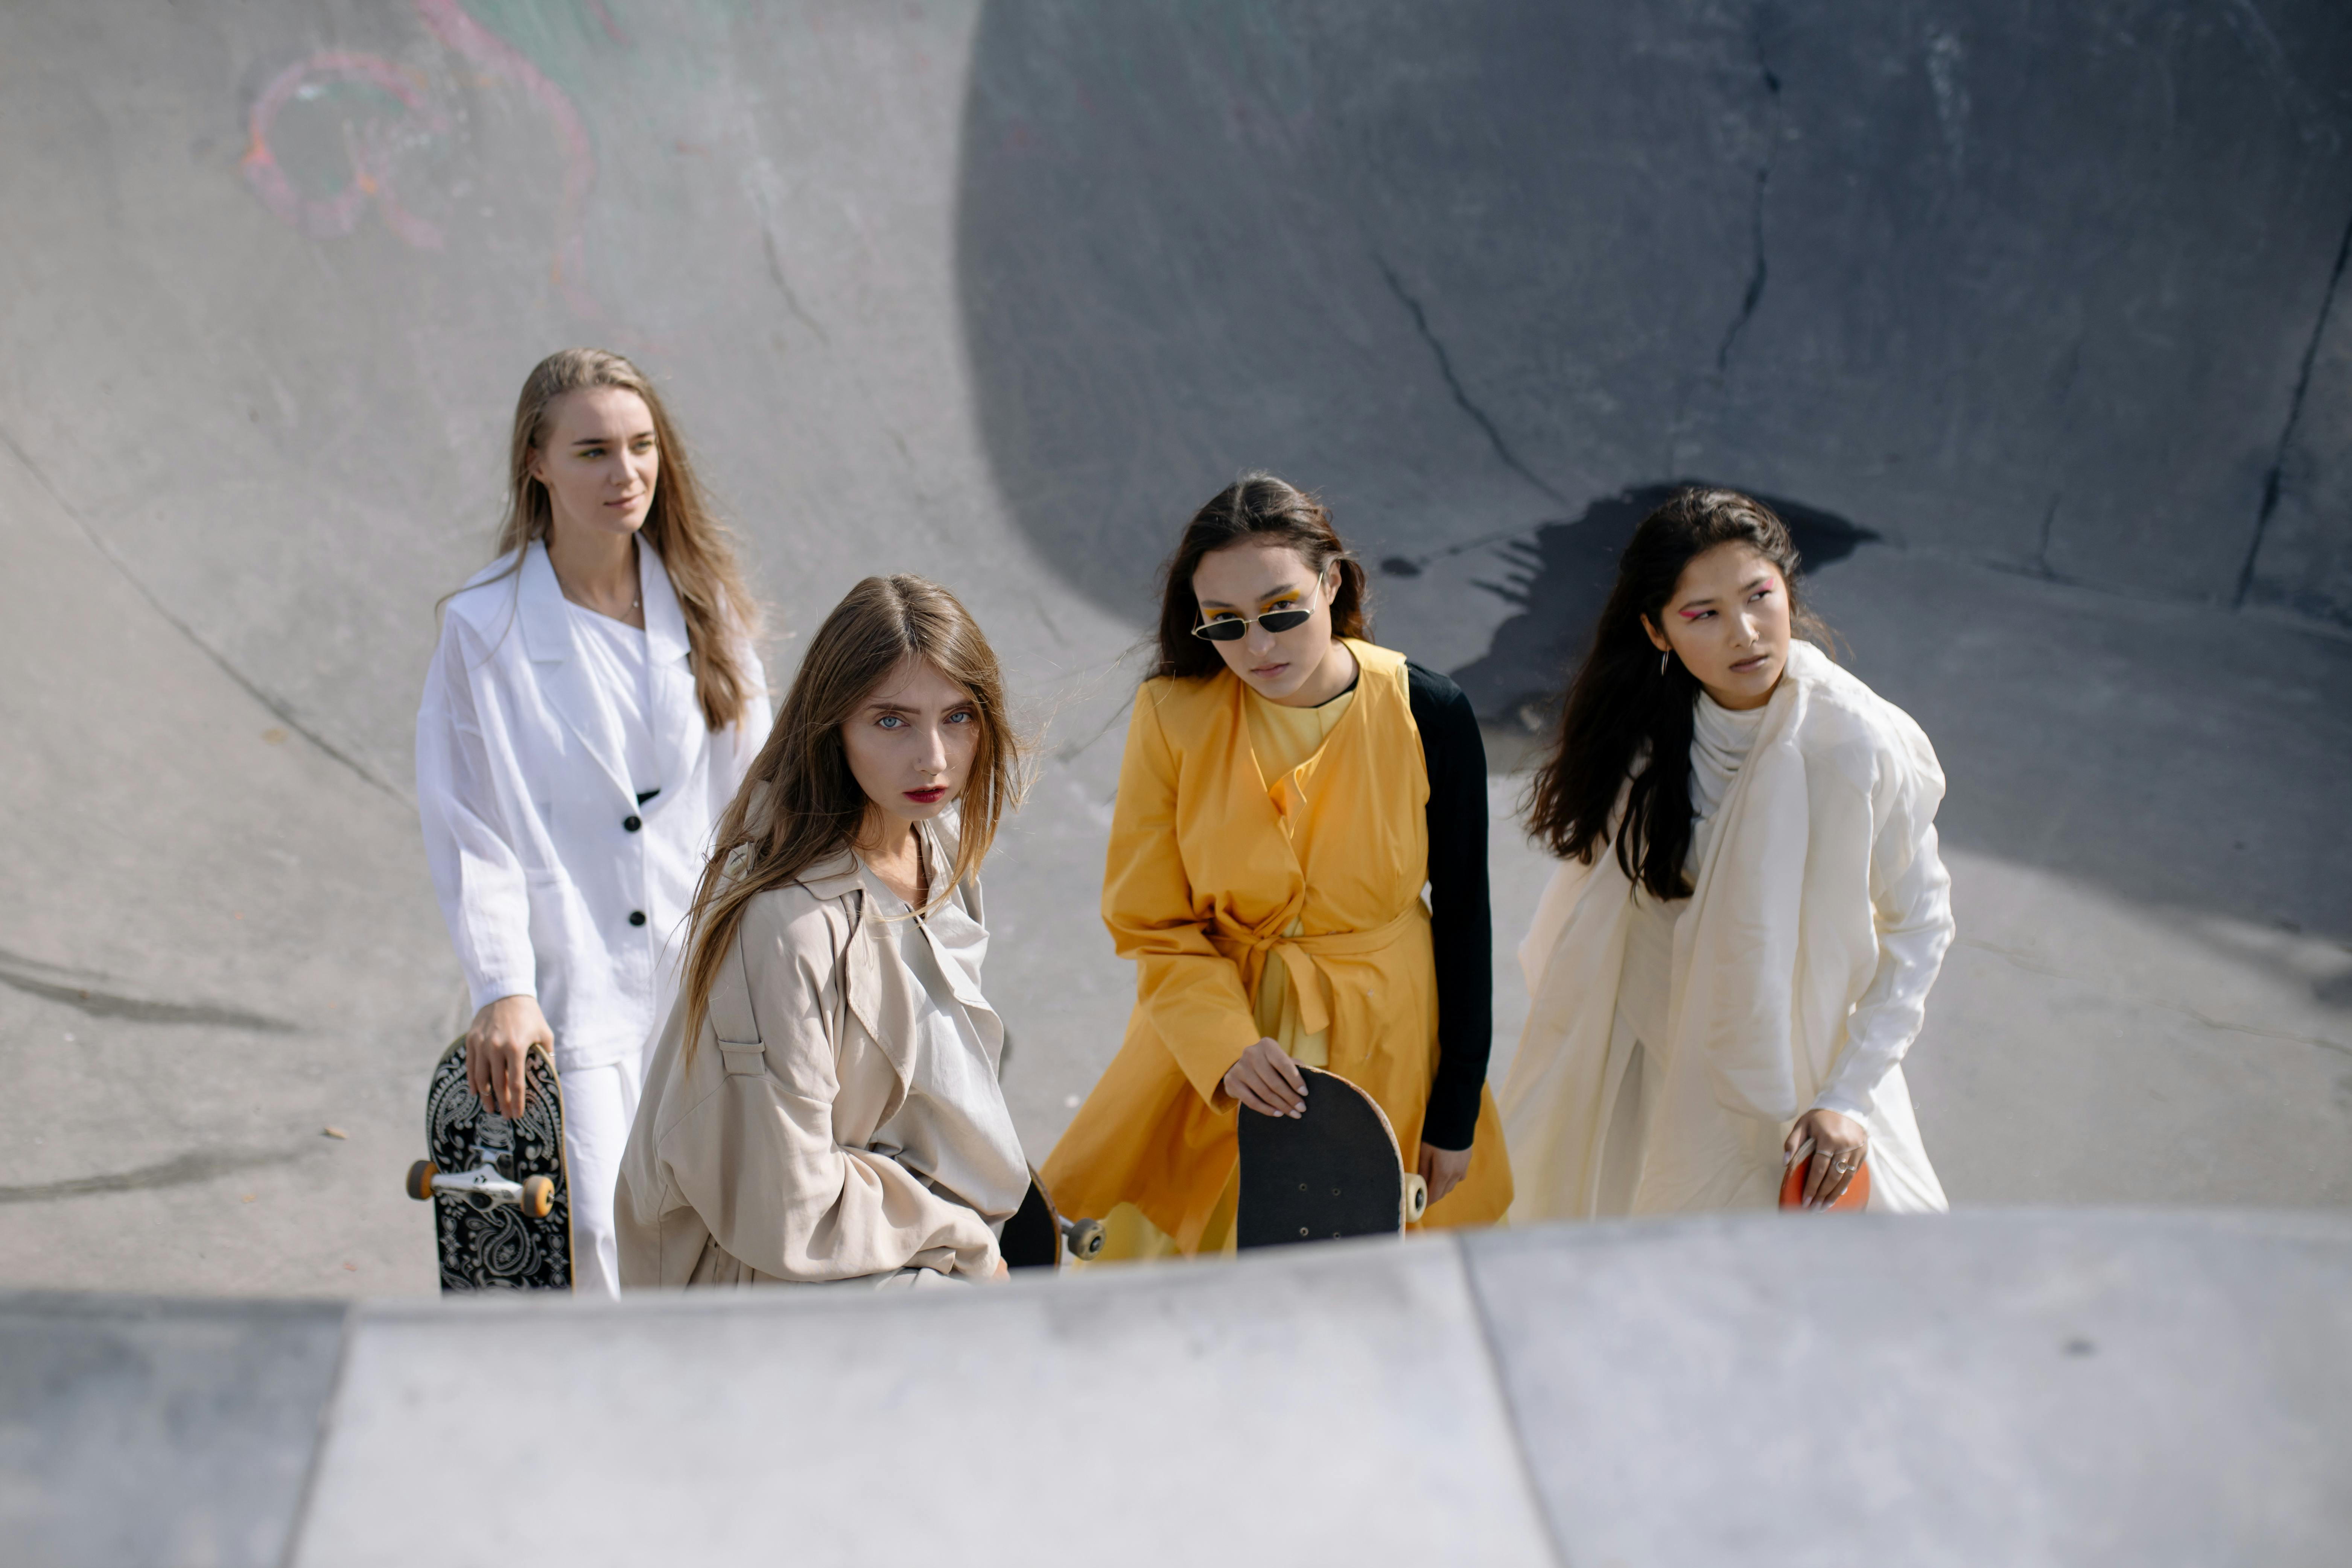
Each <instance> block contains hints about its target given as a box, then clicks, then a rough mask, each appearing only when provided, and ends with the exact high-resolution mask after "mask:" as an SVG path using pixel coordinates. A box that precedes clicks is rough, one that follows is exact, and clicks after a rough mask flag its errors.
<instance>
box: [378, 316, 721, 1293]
mask: <svg viewBox="0 0 2352 1568" xmlns="http://www.w3.org/2000/svg"><path fill="white" fill-rule="evenodd" d="M509 450H510V455H511V462H510V466H509V500H508V508H507V518H506V523H505V526H504V528H503V529H502V530H501V531H500V534H499V545H498V559H497V560H496V561H494V562H493V563H491V564H490V566H488V568H487V569H485V570H484V571H483V572H482V573H481V574H479V575H478V576H477V577H475V578H474V580H473V581H472V582H470V583H468V584H467V585H466V586H465V587H464V588H462V589H460V590H459V591H458V592H457V594H455V595H452V596H451V597H450V599H449V601H448V605H447V614H446V616H445V617H444V619H443V621H442V626H441V640H440V646H439V647H438V648H436V650H435V653H434V656H433V667H432V669H431V672H430V673H429V674H428V676H427V677H426V680H425V700H424V704H423V706H422V707H421V708H420V709H419V710H418V711H417V715H416V795H417V803H418V807H419V812H420V815H421V816H422V817H423V819H424V826H425V858H426V861H427V862H428V864H429V865H430V867H431V868H432V873H433V883H434V888H435V890H436V892H437V893H438V894H439V896H440V900H441V912H442V915H443V918H444V919H445V920H446V921H447V922H448V926H449V937H450V940H451V941H452V942H454V943H455V944H456V945H457V960H458V963H459V964H460V965H461V966H462V967H463V969H464V970H465V973H466V982H467V987H468V989H469V990H470V992H471V994H472V1002H473V1006H474V1008H475V1013H474V1018H473V1022H472V1024H471V1025H470V1026H468V1028H467V1031H466V1038H467V1047H468V1048H467V1078H468V1080H469V1081H470V1083H471V1084H472V1087H473V1089H474V1092H475V1093H477V1094H478V1095H480V1096H481V1097H482V1100H483V1101H484V1102H485V1103H486V1104H488V1105H489V1106H490V1107H491V1108H492V1109H493V1110H499V1111H500V1112H502V1113H504V1114H507V1115H513V1114H517V1113H519V1112H520V1110H522V1094H523V1081H524V1080H523V1062H524V1055H525V1053H526V1052H527V1051H528V1050H529V1049H530V1047H532V1046H534V1045H538V1046H544V1047H550V1048H551V1051H552V1052H553V1055H554V1059H555V1064H556V1068H557V1069H558V1071H559V1072H560V1074H561V1075H562V1083H563V1101H564V1106H563V1109H564V1144H565V1154H566V1157H567V1163H568V1165H569V1168H570V1177H571V1194H570V1197H571V1213H572V1278H573V1286H574V1289H582V1290H587V1291H592V1292H602V1293H604V1294H612V1293H614V1292H615V1291H616V1290H617V1289H618V1286H619V1271H618V1265H617V1262H616V1259H615V1253H614V1240H613V1218H612V1207H613V1183H614V1173H615V1172H616V1171H617V1170H618V1168H619V1164H620V1158H621V1150H622V1148H623V1146H624V1144H625V1142H626V1140H627V1138H628V1132H629V1123H630V1121H631V1119H632V1117H633V1116H634V1115H635V1111H636V1101H637V1093H638V1087H639V1083H640V1081H641V1079H642V1075H643V1072H644V1065H645V1052H646V1043H647V1041H648V1039H649V1038H650V1037H651V1035H652V1033H653V1031H654V1029H655V1027H656V1026H657V1025H658V1024H659V1023H660V1021H661V1019H662V1017H663V1016H664V1015H665V1014H666V1013H667V1009H668V1001H669V998H670V996H671V995H672V994H674V993H675V990H676V985H677V946H676V942H677V932H678V931H679V929H680V924H681V921H682V920H683V918H684V916H685V914H686V910H687V906H688V901H689V900H690V899H691V897H692V894H693V889H694V886H695V880H696V879H697V878H698V876H699V875H700V874H701V871H702V867H703V861H704V858H705V855H706V853H707V851H708V848H709V842H710V835H711V828H712V826H713V824H715V823H716V822H717V820H718V818H719V812H720V811H721V810H723V809H724V808H725V806H726V804H727V802H728V801H729V799H730V798H731V797H732V796H733V795H734V794H735V788H736V785H737V784H739V783H740V781H741V779H742V777H743V770H744V767H745V765H746V764H747V763H748V762H749V761H750V759H751V756H752V754H753V753H754V752H757V750H758V749H759V746H760V743H761V741H762V740H764V739H765V738H766V735H767V731H768V693H767V685H766V680H765V678H764V677H763V676H762V674H761V668H760V661H759V658H758V657H757V656H756V655H755V654H754V653H753V652H752V650H751V643H750V641H749V637H750V633H751V627H752V625H753V606H752V601H751V595H749V594H748V593H747V592H746V591H745V589H744V586H743V581H742V578H741V575H740V574H739V572H738V571H737V568H736V564H735V559H734V555H733V553H732V552H731V551H730V548H729V545H728V541H727V537H726V535H725V533H724V532H723V531H721V530H720V528H719V525H718V523H717V522H716V521H715V520H714V519H713V517H712V515H711V511H710V508H709V504H708V502H707V501H706V500H705V499H704V497H703V494H702V490H701V489H700V487H699V486H698V484H697V483H696V481H695V477H694V469H693V467H692V465H691V464H690V463H689V461H688V457H687V453H686V448H685V447H684V446H683V445H682V444H681V443H680V442H679V440H678V438H677V430H676V427H675V426H673V425H672V424H671V422H670V419H669V416H668V414H667V411H666V410H665V409H664V408H663V406H662V401H661V397H660V395H659V394H657V393H656V391H655V390H654V387H653V384H652V383H650V382H649V381H647V380H646V377H645V375H644V374H642V373H641V372H639V371H638V370H637V368H636V367H635V365H633V364H631V363H629V362H628V361H626V360H625V359H623V358H621V357H620V356H619V355H617V354H610V353H601V352H599V351H597V350H594V349H566V350H564V351H563V352H562V353H557V354H551V355H550V356H549V357H548V358H547V359H545V360H543V361H541V363H540V364H539V366H538V368H536V369H535V370H533V371H532V372H531V373H530V378H529V379H528V380H527V381H525V382H524V384H523V389H522V396H521V398H520V400H519V401H518V402H517V404H516V405H515V421H514V434H513V440H512V443H511V446H510V448H509Z"/></svg>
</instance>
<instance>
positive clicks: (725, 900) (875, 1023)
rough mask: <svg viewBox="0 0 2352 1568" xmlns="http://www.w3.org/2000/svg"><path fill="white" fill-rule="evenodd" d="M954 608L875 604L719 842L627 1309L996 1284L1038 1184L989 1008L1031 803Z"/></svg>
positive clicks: (640, 1181) (964, 617)
mask: <svg viewBox="0 0 2352 1568" xmlns="http://www.w3.org/2000/svg"><path fill="white" fill-rule="evenodd" d="M1018 767H1019V752H1018V745H1017V742H1016V741H1015V739H1014V737H1013V732H1012V729H1011V726H1010V725H1009V723H1008V722H1007V721H1006V719H1005V715H1004V700H1003V685H1002V681H1001V679H1000V678H999V676H998V673H997V667H996V660H995V657H994V655H993V654H992V653H991V652H990V650H989V647H988V644H987V641H986V639H985V638H983V637H982V635H981V632H980V628H979V627H978V626H976V625H975V624H974V623H973V622H972V620H971V616H969V615H968V614H967V613H966V612H965V610H964V608H963V606H962V605H960V604H958V603H957V602H956V599H955V597H954V595H950V593H948V592H947V590H945V589H943V588H940V587H939V586H937V585H936V584H930V583H927V582H924V581H923V580H922V579H920V578H918V577H908V576H897V577H888V578H882V577H869V578H867V579H866V581H865V582H863V583H861V584H858V585H857V586H856V588H855V589H853V590H852V591H851V593H850V595H849V596H848V597H847V598H845V600H843V601H842V603H841V605H839V607H837V608H836V609H835V611H834V613H833V614H832V616H830V617H828V618H827V620H826V621H825V623H824V626H823V627H822V628H821V629H820V630H819V631H818V633H817V635H816V637H815V638H814V640H813V641H812V642H811V644H810V646H809V650H808V654H807V657H806V658H805V659H803V663H802V666H801V670H800V674H799V676H798V677H797V678H796V679H794V681H793V689H792V692H791V695H790V696H788V697H787V698H786V699H785V700H784V705H783V708H782V711H781V712H779V714H778V715H777V719H776V724H775V727H774V730H773V731H772V733H771V735H770V737H769V740H768V743H767V744H766V746H765V747H764V748H763V749H762V750H761V753H760V756H759V758H758V760H757V761H755V762H754V763H752V764H751V773H750V774H749V776H748V777H747V778H746V779H745V781H744V784H743V788H742V790H741V791H740V793H739V794H738V795H737V796H736V798H735V801H734V803H733V804H732V805H730V807H729V808H728V811H727V815H726V816H725V817H724V818H723V819H722V820H721V821H720V823H719V830H718V838H717V843H716V846H715V849H714V853H713V855H712V858H711V862H710V867H709V869H708V870H706V871H705V873H704V875H703V879H702V884H701V887H700V888H699V889H698V892H697V894H696V898H695V902H694V910H693V914H692V917H691V920H692V929H691V932H690V935H689V937H688V958H687V963H686V972H685V980H684V984H683V985H682V986H681V994H680V995H679V998H678V1002H677V1006H676V1007H675V1008H674V1009H673V1010H672V1011H671V1014H670V1017H669V1021H668V1023H667V1026H666V1027H665V1028H664V1029H663V1032H662V1035H661V1038H660V1040H659V1042H658V1044H657V1045H656V1047H655V1052H654V1058H653V1061H652V1064H651V1066H650V1068H649V1069H648V1071H647V1074H646V1091H645V1098H644V1100H643V1102H642V1104H641V1105H640V1107H639V1109H638V1111H637V1118H636V1122H635V1127H634V1129H633V1130H632V1131H631V1133H630V1137H629V1144H628V1149H627V1152H626V1153H625V1155H624V1156H623V1158H622V1163H621V1179H620V1190H619V1193H618V1195H617V1197H616V1200H615V1208H616V1215H615V1218H616V1221H617V1227H618V1230H619V1238H620V1261H621V1283H622V1286H623V1288H624V1289H648V1288H657V1287H674V1286H685V1285H751V1284H775V1283H784V1284H819V1283H838V1282H845V1281H850V1280H861V1281H864V1282H866V1283H867V1284H869V1285H889V1284H906V1285H913V1284H922V1283H937V1282H940V1281H941V1280H943V1279H950V1278H955V1279H992V1278H998V1277H1001V1276H1002V1275H1003V1261H1002V1259H1001V1258H1000V1257H999V1255H998V1251H997V1233H998V1231H999V1230H1000V1229H1001V1228H1002V1226H1003V1223H1004V1221H1005V1220H1006V1218H1008V1217H1009V1216H1010V1215H1012V1213H1013V1210H1014V1209H1015V1208H1016V1207H1018V1206H1019V1205H1020V1202H1021V1200H1022V1198H1023V1196H1024V1194H1026V1192H1027V1190H1028V1184H1029V1172H1028V1165H1027V1163H1026V1161H1025V1159H1024V1155H1023V1153H1022V1151H1021V1144H1020V1140H1019V1138H1018V1137H1017V1136H1016V1134H1015V1133H1014V1131H1013V1119H1012V1116H1011V1114H1010V1112H1009V1111H1007V1110H1006V1109H1005V1105H1004V1097H1003V1092H1002V1091H1001V1089H999V1088H998V1084H997V1065H998V1061H999V1058H1000V1057H1001V1055H1002V1052H1003V1037H1004V1035H1003V1026H1002V1025H1001V1024H1000V1023H999V1022H998V1020H997V1016H996V1014H995V1012H994V1011H993V1010H992V1009H991V1008H990V1006H989V1005H988V1003H987V1000H986V998H985V996H984V995H983V994H982V991H981V987H980V969H981V962H982V958H983V956H984V955H985V953H986V951H987V945H988V932H987V929H986V927H985V926H984V925H983V924H982V906H981V898H980V883H979V879H978V875H977V873H978V870H979V867H980V863H981V860H982V858H983V857H984V856H985V855H986V853H987V850H988V847H989V843H990V841H991V840H992V838H993V837H994V835H995V829H996V826H997V822H998V820H999V818H1000V817H1001V816H1002V814H1003V810H1004V808H1005V806H1006V805H1008V804H1009V802H1010V801H1011V798H1012V796H1013V793H1014V784H1015V781H1016V779H1017V776H1018Z"/></svg>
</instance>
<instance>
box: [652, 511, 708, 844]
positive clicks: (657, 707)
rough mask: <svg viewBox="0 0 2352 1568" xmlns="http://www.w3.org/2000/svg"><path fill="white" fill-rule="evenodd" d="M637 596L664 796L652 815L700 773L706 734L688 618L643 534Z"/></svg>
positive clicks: (655, 800)
mask: <svg viewBox="0 0 2352 1568" xmlns="http://www.w3.org/2000/svg"><path fill="white" fill-rule="evenodd" d="M637 592H638V595H639V597H640V598H642V599H643V600H644V602H645V609H646V685H647V688H648V690H647V692H646V696H647V698H648V699H649V700H651V702H652V704H653V712H652V714H651V715H650V717H651V719H652V723H653V742H654V766H655V769H656V773H655V775H654V781H653V782H654V783H655V784H656V785H658V786H659V787H660V789H661V791H662V793H661V794H660V795H656V797H655V798H653V799H652V800H649V801H647V802H646V804H645V811H646V815H648V816H650V815H652V814H653V813H655V812H657V811H660V810H662V809H663V808H664V807H665V806H667V805H668V804H669V803H670V802H671V801H673V800H676V799H677V798H678V797H679V795H681V794H682V793H683V786H684V784H685V783H686V779H687V775H688V773H691V772H693V769H694V751H695V747H696V745H697V743H698V742H699V740H700V738H701V736H700V732H701V731H702V729H703V722H702V705H701V703H700V702H699V701H698V700H697V699H696V697H695V691H694V666H693V664H692V662H691V660H690V658H689V657H688V654H689V651H690V650H689V646H688V642H687V640H686V615H685V612H684V611H683V610H681V609H680V608H679V607H678V602H677V589H676V588H674V587H672V586H671V584H670V580H669V571H668V568H667V567H665V566H664V565H663V564H662V558H661V556H660V554H659V553H658V552H656V551H655V549H654V547H653V545H652V544H650V543H649V542H646V538H645V536H644V535H643V534H639V535H638V536H637Z"/></svg>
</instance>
